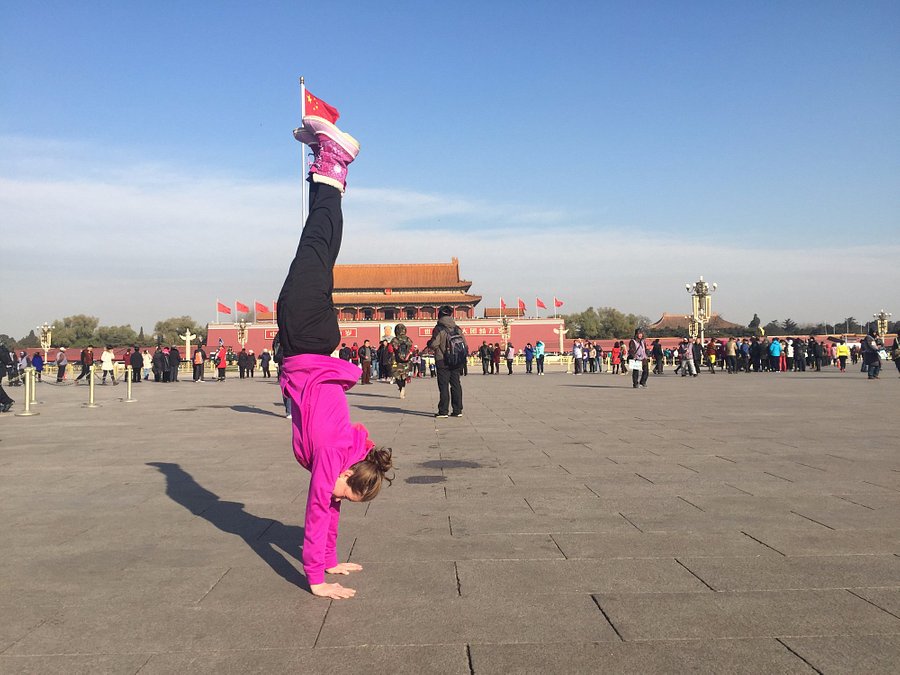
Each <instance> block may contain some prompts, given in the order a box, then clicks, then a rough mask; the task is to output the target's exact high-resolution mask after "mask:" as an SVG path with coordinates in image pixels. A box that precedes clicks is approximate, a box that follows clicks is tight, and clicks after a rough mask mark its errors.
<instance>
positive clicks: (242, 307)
mask: <svg viewBox="0 0 900 675" xmlns="http://www.w3.org/2000/svg"><path fill="white" fill-rule="evenodd" d="M234 308H235V309H236V310H237V311H239V312H249V311H250V308H249V307H247V305H245V304H244V303H243V302H238V301H237V300H235V301H234Z"/></svg>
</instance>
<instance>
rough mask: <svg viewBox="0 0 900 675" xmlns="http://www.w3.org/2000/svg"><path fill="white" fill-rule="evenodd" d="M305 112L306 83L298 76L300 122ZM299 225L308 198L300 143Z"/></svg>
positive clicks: (303, 217) (304, 148) (302, 148)
mask: <svg viewBox="0 0 900 675" xmlns="http://www.w3.org/2000/svg"><path fill="white" fill-rule="evenodd" d="M305 112H306V84H305V82H304V80H303V76H302V75H301V76H300V124H301V126H302V124H303V114H304V113H305ZM300 169H301V171H302V173H301V175H300V202H301V203H300V226H301V227H304V226H305V225H306V201H307V199H308V197H307V193H306V189H307V188H306V145H305V144H304V143H302V142H301V143H300Z"/></svg>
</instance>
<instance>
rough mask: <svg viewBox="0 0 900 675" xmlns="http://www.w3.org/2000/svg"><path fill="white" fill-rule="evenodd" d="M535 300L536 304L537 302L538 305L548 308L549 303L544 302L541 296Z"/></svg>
mask: <svg viewBox="0 0 900 675" xmlns="http://www.w3.org/2000/svg"><path fill="white" fill-rule="evenodd" d="M534 300H535V303H534V304H536V305H537V306H538V307H540V308H541V309H547V305H545V304H544V301H543V300H541V299H540V298H535V299H534Z"/></svg>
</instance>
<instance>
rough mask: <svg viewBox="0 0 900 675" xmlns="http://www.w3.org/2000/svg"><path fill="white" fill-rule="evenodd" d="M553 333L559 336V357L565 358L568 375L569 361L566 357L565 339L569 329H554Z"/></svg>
mask: <svg viewBox="0 0 900 675" xmlns="http://www.w3.org/2000/svg"><path fill="white" fill-rule="evenodd" d="M553 332H554V333H556V334H557V335H559V356H560V358H564V359H565V360H566V373H568V372H569V359H568V357H567V356H566V352H565V349H564V347H565V345H564V344H563V337H564V336H565V334H566V333H568V332H569V329H568V328H554V329H553Z"/></svg>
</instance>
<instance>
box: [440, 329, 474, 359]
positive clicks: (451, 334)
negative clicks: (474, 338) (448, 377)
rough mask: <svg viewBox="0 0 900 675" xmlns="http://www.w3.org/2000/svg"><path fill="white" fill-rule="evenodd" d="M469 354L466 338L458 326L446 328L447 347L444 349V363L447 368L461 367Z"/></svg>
mask: <svg viewBox="0 0 900 675" xmlns="http://www.w3.org/2000/svg"><path fill="white" fill-rule="evenodd" d="M468 356H469V347H468V345H466V338H465V337H463V334H462V333H461V332H460V330H459V328H454V329H452V330H450V329H448V330H447V348H446V349H445V350H444V363H445V364H447V367H448V368H462V366H464V365H465V363H466V358H468Z"/></svg>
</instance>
